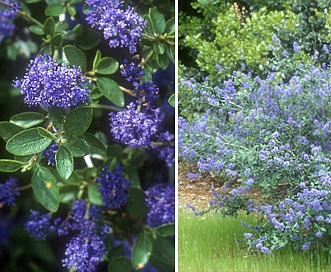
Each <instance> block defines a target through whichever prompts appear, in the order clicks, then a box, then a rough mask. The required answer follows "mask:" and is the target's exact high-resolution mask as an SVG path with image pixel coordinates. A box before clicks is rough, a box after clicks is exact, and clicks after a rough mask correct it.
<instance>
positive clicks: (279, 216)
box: [178, 37, 331, 253]
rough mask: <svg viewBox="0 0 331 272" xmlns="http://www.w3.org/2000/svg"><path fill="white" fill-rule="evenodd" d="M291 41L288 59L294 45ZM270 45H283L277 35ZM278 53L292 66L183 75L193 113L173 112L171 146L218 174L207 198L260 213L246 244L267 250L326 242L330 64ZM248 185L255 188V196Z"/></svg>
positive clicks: (231, 209)
mask: <svg viewBox="0 0 331 272" xmlns="http://www.w3.org/2000/svg"><path fill="white" fill-rule="evenodd" d="M273 39H274V40H277V37H274V38H273ZM293 49H294V52H295V53H294V59H295V58H296V57H297V56H296V54H298V55H299V54H300V50H301V49H300V46H299V45H298V44H296V43H295V44H293ZM273 50H276V51H277V50H278V51H282V50H283V49H282V46H281V44H280V43H279V44H276V45H275V46H274V48H273ZM324 51H325V52H324V53H326V54H328V50H327V46H324ZM317 56H318V52H316V53H315V54H314V56H312V61H316V58H317ZM275 60H276V57H275ZM282 60H283V61H284V63H287V64H288V65H290V67H289V69H288V70H287V71H293V73H292V74H287V75H286V76H283V74H282V68H281V66H282V65H278V66H277V65H275V66H274V67H273V71H272V72H270V73H269V75H268V76H267V77H265V78H261V77H258V76H253V75H252V74H251V73H250V72H249V71H246V68H245V66H243V68H242V70H240V71H237V72H234V73H233V74H232V76H231V77H230V78H229V79H228V80H226V81H224V82H223V84H222V85H217V86H213V85H212V84H211V83H210V82H208V79H205V82H204V83H199V82H198V81H196V80H194V79H185V78H183V79H182V81H181V84H182V85H185V86H186V87H185V88H186V89H187V90H189V91H190V92H191V93H192V94H193V95H194V96H195V99H196V100H195V101H193V102H194V103H195V104H196V105H197V108H198V109H200V111H201V113H200V114H196V115H195V116H194V118H192V119H191V120H190V121H188V120H186V119H185V118H184V117H180V118H179V122H178V123H179V153H180V156H181V157H182V158H183V159H184V160H188V161H191V162H195V163H196V164H197V166H198V167H199V170H200V171H201V172H210V173H211V174H212V175H215V176H222V177H226V179H227V182H226V183H225V184H224V185H223V187H222V191H221V193H217V192H216V191H214V195H215V200H214V201H213V202H212V203H211V204H212V206H214V207H215V208H217V209H219V210H220V211H221V212H222V213H223V214H226V215H236V214H237V212H238V211H239V210H245V211H247V212H258V213H259V214H261V224H260V225H259V226H256V229H255V230H252V231H250V232H247V233H246V234H245V238H246V239H247V242H248V244H249V246H250V248H256V249H258V250H260V251H261V252H264V253H271V252H272V251H273V250H276V249H278V248H281V247H283V246H285V245H286V244H292V245H293V246H294V247H295V248H296V249H299V248H301V249H303V250H307V249H308V248H309V247H312V246H315V245H316V244H317V243H320V244H322V245H323V246H324V247H325V248H327V249H328V250H329V249H330V248H329V239H330V236H329V235H330V226H329V224H330V222H331V221H330V194H329V192H330V177H331V172H330V170H331V169H330V160H331V157H330V154H331V153H330V151H331V150H330V135H331V134H330V133H331V130H330V118H331V112H330V107H329V105H330V97H331V96H330V95H331V93H330V75H331V71H330V68H329V67H330V66H329V64H325V63H322V64H321V65H320V64H318V63H317V64H316V65H312V64H307V63H300V62H297V61H293V58H292V57H290V56H288V55H286V54H283V59H282ZM291 60H292V61H291ZM275 63H277V61H275ZM251 191H254V192H255V194H254V195H256V192H258V193H259V194H260V195H261V199H258V200H259V201H258V202H256V199H254V201H255V203H254V201H253V199H251V196H252V195H253V194H250V192H251Z"/></svg>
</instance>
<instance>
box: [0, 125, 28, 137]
mask: <svg viewBox="0 0 331 272" xmlns="http://www.w3.org/2000/svg"><path fill="white" fill-rule="evenodd" d="M22 130H23V128H22V127H19V126H16V125H14V124H12V123H10V122H7V121H3V122H0V136H1V138H3V139H4V140H5V141H6V142H7V141H8V140H9V139H10V138H11V137H13V136H14V135H16V134H17V133H19V132H21V131H22Z"/></svg>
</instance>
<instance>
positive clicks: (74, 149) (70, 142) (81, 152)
mask: <svg viewBox="0 0 331 272" xmlns="http://www.w3.org/2000/svg"><path fill="white" fill-rule="evenodd" d="M64 146H65V147H66V148H68V150H69V151H70V153H71V154H72V155H73V156H74V157H84V156H85V155H88V154H89V152H88V151H86V150H85V149H83V148H81V147H80V146H79V145H78V144H77V142H76V137H67V142H66V143H64Z"/></svg>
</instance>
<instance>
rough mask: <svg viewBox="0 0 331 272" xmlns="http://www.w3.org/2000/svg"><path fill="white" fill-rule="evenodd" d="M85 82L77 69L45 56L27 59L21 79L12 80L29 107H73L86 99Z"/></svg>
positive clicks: (87, 86)
mask: <svg viewBox="0 0 331 272" xmlns="http://www.w3.org/2000/svg"><path fill="white" fill-rule="evenodd" d="M89 84H90V83H89V81H88V80H87V79H86V77H85V76H84V74H83V73H82V72H81V69H80V68H76V67H71V68H69V67H67V66H65V65H63V66H61V65H59V64H58V63H57V62H56V61H54V60H53V59H52V58H51V57H50V56H48V55H41V56H37V57H36V58H35V59H34V60H31V62H30V64H29V67H28V69H27V73H26V74H25V76H24V78H23V79H18V80H15V81H14V87H15V88H21V93H22V95H23V96H24V102H25V103H27V104H28V105H29V106H38V105H41V106H42V107H43V108H45V109H48V108H51V107H60V108H68V107H76V106H77V105H78V104H79V103H86V102H87V101H88V99H89V97H88V94H89V92H90V90H89Z"/></svg>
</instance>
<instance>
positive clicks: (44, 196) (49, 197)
mask: <svg viewBox="0 0 331 272" xmlns="http://www.w3.org/2000/svg"><path fill="white" fill-rule="evenodd" d="M32 189H33V192H34V194H35V196H36V198H37V200H38V201H39V202H40V204H41V205H43V206H44V207H45V208H46V209H47V210H50V211H52V212H56V211H57V209H58V207H59V203H60V194H59V190H58V187H57V183H56V179H55V177H54V175H53V174H52V172H51V171H50V170H48V169H47V168H45V167H39V168H37V170H36V171H35V172H34V173H33V175H32Z"/></svg>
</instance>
